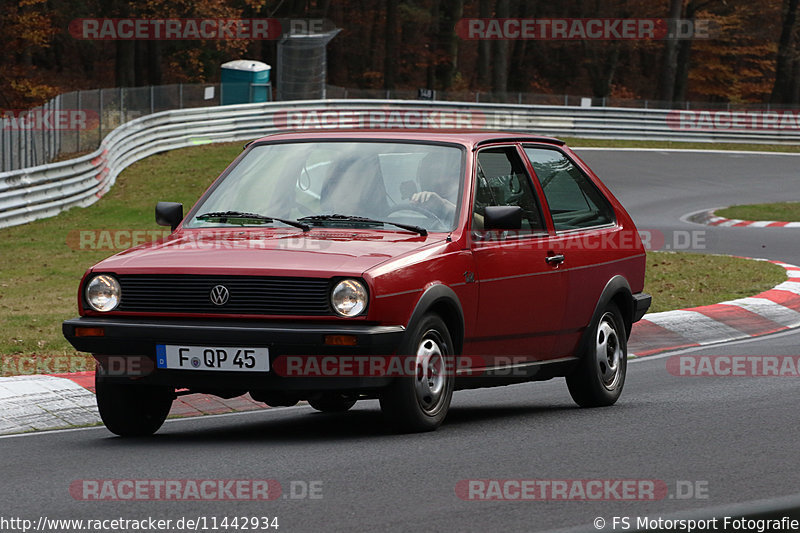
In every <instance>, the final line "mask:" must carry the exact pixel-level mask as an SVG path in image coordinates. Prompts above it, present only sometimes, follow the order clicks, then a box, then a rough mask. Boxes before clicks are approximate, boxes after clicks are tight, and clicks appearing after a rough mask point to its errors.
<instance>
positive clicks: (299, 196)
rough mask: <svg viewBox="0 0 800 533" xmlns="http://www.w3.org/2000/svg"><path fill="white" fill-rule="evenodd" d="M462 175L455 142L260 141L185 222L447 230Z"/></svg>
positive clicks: (197, 225) (451, 224)
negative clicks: (284, 222) (408, 227)
mask: <svg viewBox="0 0 800 533" xmlns="http://www.w3.org/2000/svg"><path fill="white" fill-rule="evenodd" d="M463 178H464V150H463V148H461V147H459V146H456V145H442V144H424V143H408V142H402V143H397V142H376V141H368V142H354V141H347V142H338V141H334V142H296V143H272V144H262V145H257V146H254V147H253V148H252V149H251V150H249V151H248V153H247V154H246V155H245V156H244V157H243V158H242V159H241V160H240V161H239V162H238V163H237V164H236V166H235V167H234V168H233V169H232V170H231V171H230V173H229V174H228V175H227V176H225V178H224V179H223V180H221V181H220V182H219V183H218V184H217V185H216V186H215V188H214V189H213V190H212V191H211V192H210V193H209V194H208V195H207V196H206V197H205V198H204V199H203V200H202V201H201V203H200V205H199V206H198V208H197V209H196V210H195V211H194V216H193V217H192V218H191V220H189V221H188V223H187V224H186V227H190V228H201V227H210V226H228V225H263V224H275V225H279V224H281V221H280V220H279V219H284V220H290V221H296V220H301V221H303V222H304V223H306V224H308V225H310V226H311V227H342V226H349V227H373V228H381V229H387V230H392V231H398V228H397V227H396V226H391V225H390V224H380V222H381V221H382V222H387V223H399V224H405V225H409V226H417V227H419V228H423V229H425V230H427V231H439V232H444V231H452V230H453V229H454V228H455V224H456V220H457V218H458V212H459V204H460V202H459V199H460V197H461V194H460V192H461V187H462V185H463V182H464V179H463ZM225 213H227V214H226V215H225V216H222V215H220V214H225ZM232 213H241V214H242V215H241V216H238V217H237V216H234V215H232ZM215 214H216V216H213V215H215ZM253 215H261V217H262V218H258V217H255V216H253ZM332 215H338V216H332ZM365 219H370V220H365ZM399 231H402V229H400V230H399Z"/></svg>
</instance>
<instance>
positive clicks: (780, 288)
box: [0, 259, 800, 435]
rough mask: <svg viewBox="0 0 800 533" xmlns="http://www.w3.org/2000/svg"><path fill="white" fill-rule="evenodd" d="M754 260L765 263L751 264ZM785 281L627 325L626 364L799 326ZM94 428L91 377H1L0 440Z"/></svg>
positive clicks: (198, 411) (798, 281) (218, 408)
mask: <svg viewBox="0 0 800 533" xmlns="http://www.w3.org/2000/svg"><path fill="white" fill-rule="evenodd" d="M758 261H766V260H765V259H758ZM770 262H771V263H774V264H776V265H779V266H781V267H783V268H784V269H785V270H786V274H787V276H788V278H789V279H788V280H787V281H785V282H783V283H780V284H778V285H776V286H775V287H773V288H772V289H770V290H768V291H766V292H762V293H761V294H757V295H756V296H752V297H748V298H739V299H737V300H731V301H729V302H722V303H718V304H714V305H706V306H703V307H694V308H692V309H681V310H677V311H666V312H663V313H650V314H647V315H645V318H644V319H642V320H640V321H639V322H637V323H636V324H634V325H633V331H632V333H631V338H630V341H629V343H628V352H629V354H630V355H629V357H631V358H634V357H643V356H647V355H653V354H656V353H659V352H665V351H669V350H676V349H680V348H687V347H692V346H705V345H708V344H716V343H721V342H727V341H731V340H738V339H743V338H747V337H757V336H760V335H766V334H768V333H774V332H777V331H782V330H787V329H790V328H795V327H798V326H800V267H797V266H795V265H789V264H787V263H782V262H780V261H770ZM264 407H266V404H264V403H261V402H256V401H254V400H252V399H251V398H250V396H249V395H244V396H239V397H238V398H231V399H227V400H226V399H222V398H217V397H216V396H210V395H206V394H188V395H185V396H179V397H178V400H176V401H175V402H173V405H172V410H171V411H170V416H182V417H185V416H198V415H204V414H222V413H231V412H236V411H250V410H256V409H263V408H264ZM99 422H100V414H99V413H98V412H97V406H96V404H95V397H94V372H77V373H72V374H57V375H36V376H16V377H9V378H0V435H2V434H12V433H24V432H28V431H37V430H45V429H57V428H63V427H71V426H85V425H92V424H97V423H99Z"/></svg>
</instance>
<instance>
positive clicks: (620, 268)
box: [523, 145, 633, 354]
mask: <svg viewBox="0 0 800 533" xmlns="http://www.w3.org/2000/svg"><path fill="white" fill-rule="evenodd" d="M523 149H524V152H525V155H526V156H527V158H528V160H529V161H530V164H531V166H532V167H533V170H534V173H535V175H536V178H537V180H538V183H539V185H540V187H541V190H542V193H543V195H544V197H545V201H546V203H547V206H548V210H549V212H550V215H551V217H552V221H553V229H554V231H555V237H554V238H552V246H553V247H554V248H555V249H558V250H560V252H561V254H563V256H564V263H563V274H564V283H565V287H566V291H565V295H564V304H565V305H566V308H567V309H569V312H568V313H567V314H566V315H565V320H564V332H565V335H563V336H562V337H561V338H559V339H558V341H557V342H556V345H555V347H554V351H555V352H556V353H562V354H563V353H574V352H575V350H576V348H577V343H578V341H579V337H580V332H581V331H582V330H583V329H584V328H585V327H586V326H587V325H588V324H589V321H590V320H591V317H592V313H593V312H594V308H595V305H596V304H597V301H598V299H599V298H600V295H601V294H602V292H603V289H604V288H605V286H606V284H607V283H608V281H609V280H610V279H611V278H612V277H614V276H615V275H617V274H621V275H623V276H625V277H626V278H627V277H628V276H627V274H626V272H627V271H626V269H627V268H628V267H629V266H630V264H632V263H630V261H628V260H629V259H632V258H631V255H632V247H631V246H626V242H627V241H630V244H632V243H633V241H632V240H631V239H628V240H627V241H626V239H625V238H624V235H622V228H621V227H620V226H619V225H618V224H617V222H616V217H615V213H614V208H613V206H612V205H611V203H610V202H609V200H608V199H607V198H605V196H604V195H603V193H602V191H601V190H600V189H599V188H598V187H597V186H596V185H595V184H594V183H593V181H592V179H591V178H590V177H589V176H588V175H587V174H586V173H585V172H584V171H583V170H582V169H581V167H580V166H579V165H578V164H577V163H576V162H575V161H573V160H572V159H571V158H570V157H569V156H568V155H567V154H566V153H565V152H563V151H561V150H559V149H557V148H555V147H552V146H537V145H530V146H529V145H525V146H523ZM628 263H630V264H628Z"/></svg>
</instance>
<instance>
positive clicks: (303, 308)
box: [117, 275, 331, 315]
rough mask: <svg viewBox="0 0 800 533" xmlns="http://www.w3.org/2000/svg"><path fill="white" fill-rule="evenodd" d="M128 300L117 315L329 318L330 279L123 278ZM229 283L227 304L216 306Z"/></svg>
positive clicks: (180, 276) (240, 277)
mask: <svg viewBox="0 0 800 533" xmlns="http://www.w3.org/2000/svg"><path fill="white" fill-rule="evenodd" d="M118 279H119V283H120V286H121V288H122V302H121V303H120V306H119V307H118V308H117V311H131V312H152V313H220V314H249V315H329V314H331V308H330V305H329V303H328V295H329V294H330V280H328V279H319V278H284V277H267V276H194V275H159V276H151V275H126V276H119V278H118ZM217 285H223V286H224V287H225V288H227V289H228V292H229V294H230V297H229V299H228V301H227V303H226V304H225V305H214V304H213V303H212V302H211V298H210V295H211V289H212V288H214V287H215V286H217Z"/></svg>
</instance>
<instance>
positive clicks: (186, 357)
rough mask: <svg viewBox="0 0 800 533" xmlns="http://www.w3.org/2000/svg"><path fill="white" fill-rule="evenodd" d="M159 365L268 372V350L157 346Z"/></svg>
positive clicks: (177, 368) (161, 366) (227, 347)
mask: <svg viewBox="0 0 800 533" xmlns="http://www.w3.org/2000/svg"><path fill="white" fill-rule="evenodd" d="M156 366H158V368H168V369H175V370H226V371H234V372H269V349H268V348H240V347H230V346H176V345H172V344H157V345H156Z"/></svg>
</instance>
